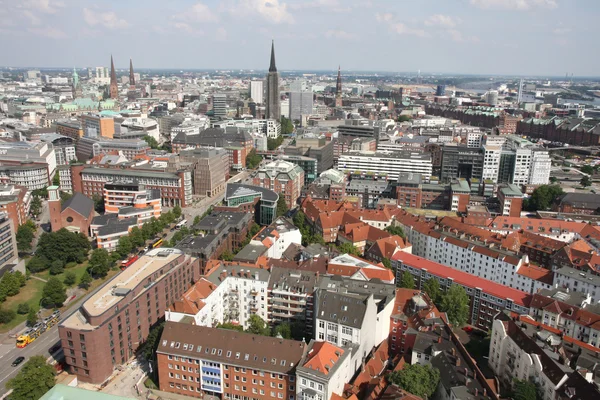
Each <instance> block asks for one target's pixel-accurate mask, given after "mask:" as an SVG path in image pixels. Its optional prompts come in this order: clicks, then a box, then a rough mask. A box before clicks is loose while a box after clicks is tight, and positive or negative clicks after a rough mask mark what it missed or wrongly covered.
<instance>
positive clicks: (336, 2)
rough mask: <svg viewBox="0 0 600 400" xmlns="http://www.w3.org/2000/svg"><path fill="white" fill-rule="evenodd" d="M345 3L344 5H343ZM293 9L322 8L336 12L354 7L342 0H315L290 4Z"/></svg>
mask: <svg viewBox="0 0 600 400" xmlns="http://www.w3.org/2000/svg"><path fill="white" fill-rule="evenodd" d="M342 4H343V5H342ZM290 8H291V9H292V10H304V9H309V8H320V9H322V10H327V11H334V12H346V11H350V10H352V7H349V6H347V5H346V3H345V2H344V3H342V2H340V0H313V1H306V2H302V3H295V4H290Z"/></svg>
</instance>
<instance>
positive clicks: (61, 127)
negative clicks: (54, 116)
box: [54, 120, 83, 141]
mask: <svg viewBox="0 0 600 400" xmlns="http://www.w3.org/2000/svg"><path fill="white" fill-rule="evenodd" d="M54 124H55V125H56V133H57V134H59V135H63V136H68V137H70V138H72V139H73V140H75V141H77V140H79V138H80V137H82V136H83V129H82V128H81V123H80V122H79V121H76V120H75V121H73V120H61V121H56V122H55V123H54Z"/></svg>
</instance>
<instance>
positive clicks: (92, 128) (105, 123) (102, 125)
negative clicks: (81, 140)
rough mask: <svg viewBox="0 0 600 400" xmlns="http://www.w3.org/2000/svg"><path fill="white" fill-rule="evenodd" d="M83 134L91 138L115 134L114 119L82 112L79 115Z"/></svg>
mask: <svg viewBox="0 0 600 400" xmlns="http://www.w3.org/2000/svg"><path fill="white" fill-rule="evenodd" d="M80 118H81V126H82V128H83V134H84V136H86V137H91V138H100V137H104V138H110V139H112V138H113V136H114V135H115V120H114V118H113V117H107V116H103V115H100V114H83V115H82V116H81V117H80Z"/></svg>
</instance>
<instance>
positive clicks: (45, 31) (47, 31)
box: [28, 27, 67, 39]
mask: <svg viewBox="0 0 600 400" xmlns="http://www.w3.org/2000/svg"><path fill="white" fill-rule="evenodd" d="M28 31H29V32H31V33H33V34H36V35H39V36H45V37H47V38H50V39H64V38H66V37H67V34H66V33H64V32H63V31H61V30H60V29H57V28H52V27H44V28H29V29H28Z"/></svg>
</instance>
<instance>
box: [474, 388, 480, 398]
mask: <svg viewBox="0 0 600 400" xmlns="http://www.w3.org/2000/svg"><path fill="white" fill-rule="evenodd" d="M478 394H479V389H477V388H475V397H477V395H478Z"/></svg>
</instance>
